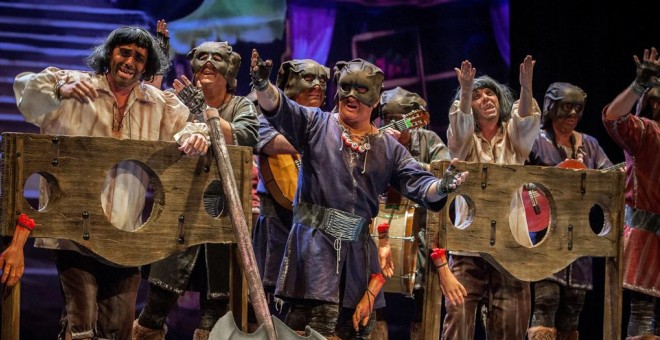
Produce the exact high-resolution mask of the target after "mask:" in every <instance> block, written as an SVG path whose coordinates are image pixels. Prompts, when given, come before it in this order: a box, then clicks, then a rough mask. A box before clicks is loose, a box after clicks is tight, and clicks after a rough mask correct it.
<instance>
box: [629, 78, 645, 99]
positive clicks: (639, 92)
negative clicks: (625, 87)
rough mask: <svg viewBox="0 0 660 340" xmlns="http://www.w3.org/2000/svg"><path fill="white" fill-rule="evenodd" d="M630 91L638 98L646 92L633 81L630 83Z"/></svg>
mask: <svg viewBox="0 0 660 340" xmlns="http://www.w3.org/2000/svg"><path fill="white" fill-rule="evenodd" d="M630 89H631V90H632V91H633V93H634V94H636V95H637V96H638V97H641V96H642V95H643V94H644V92H646V89H647V87H646V86H644V85H642V84H640V83H638V82H637V80H635V81H633V82H632V84H630Z"/></svg>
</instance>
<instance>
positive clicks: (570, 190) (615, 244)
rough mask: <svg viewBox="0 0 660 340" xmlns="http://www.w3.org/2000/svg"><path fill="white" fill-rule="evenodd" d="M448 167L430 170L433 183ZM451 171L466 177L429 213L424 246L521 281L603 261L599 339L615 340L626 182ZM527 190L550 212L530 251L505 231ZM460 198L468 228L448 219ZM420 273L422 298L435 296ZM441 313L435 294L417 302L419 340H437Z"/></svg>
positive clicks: (549, 173) (565, 174) (511, 169)
mask: <svg viewBox="0 0 660 340" xmlns="http://www.w3.org/2000/svg"><path fill="white" fill-rule="evenodd" d="M448 164H449V163H448V162H434V163H432V165H431V168H432V171H433V172H434V173H435V174H436V176H438V177H440V175H441V174H442V173H443V171H444V169H446V167H447V166H448ZM458 168H459V169H460V170H462V171H469V172H470V175H469V177H468V180H467V182H466V183H464V184H463V185H462V186H461V187H460V188H459V190H458V191H457V192H455V193H452V194H450V195H449V197H448V199H447V204H446V205H445V207H444V209H443V210H442V211H441V212H439V213H430V212H429V214H428V220H427V244H429V245H433V244H435V245H438V246H439V247H443V248H447V249H448V250H449V251H452V250H454V251H470V252H475V253H479V254H480V255H481V256H482V257H483V258H484V259H486V260H487V261H488V262H489V263H491V264H492V265H494V266H495V267H496V268H499V270H500V271H502V272H504V273H508V274H510V275H512V276H513V277H516V278H518V279H520V280H524V281H538V280H541V279H543V278H546V277H548V276H550V275H551V274H553V273H555V272H558V271H559V270H561V269H563V268H564V267H566V266H567V265H568V264H570V263H571V262H573V261H574V260H576V259H577V258H578V257H582V256H592V257H604V258H605V293H604V312H603V338H604V339H620V337H621V311H622V309H621V308H622V298H621V293H622V287H623V285H622V258H621V257H622V248H623V242H622V238H621V234H622V229H623V227H622V226H623V217H624V216H623V215H624V212H623V204H624V197H623V194H624V192H623V191H624V187H625V186H624V180H625V174H624V173H622V172H620V171H610V172H604V171H599V170H572V169H559V168H554V167H539V166H522V165H496V164H481V163H465V162H463V163H461V164H460V165H459V166H458ZM526 183H535V184H536V185H537V187H540V188H541V189H542V191H543V192H544V193H545V194H546V197H549V202H550V207H551V213H550V226H549V227H548V228H547V234H546V236H545V237H544V238H543V240H542V241H541V242H539V243H538V244H536V245H535V246H525V245H522V244H520V243H518V241H516V239H514V236H513V235H514V232H512V230H511V227H510V223H509V217H510V215H511V214H510V211H512V210H511V202H512V200H513V198H514V194H516V193H517V192H519V191H520V189H521V188H522V186H523V185H524V184H526ZM459 195H460V196H462V197H463V198H464V199H466V200H467V201H468V202H469V207H470V209H468V210H469V211H470V213H469V218H468V219H469V220H470V221H471V223H469V225H467V226H463V225H461V226H460V227H461V228H459V227H456V226H454V224H453V223H452V221H451V219H450V213H451V215H452V216H453V212H451V211H450V210H452V209H453V206H454V204H452V202H453V201H454V200H455V198H456V197H457V196H459ZM594 206H598V207H600V209H602V211H603V214H604V226H603V228H602V231H600V232H599V233H598V234H597V233H596V232H594V231H593V230H592V228H591V226H590V222H589V215H590V211H591V209H592V207H594ZM427 267H428V268H427V276H426V277H427V278H428V280H426V281H427V282H426V287H425V289H426V291H427V292H440V288H439V283H438V275H437V273H436V270H435V268H431V267H433V266H427ZM441 307H442V299H441V294H424V315H423V324H422V329H423V330H424V339H438V338H439V336H440V310H441Z"/></svg>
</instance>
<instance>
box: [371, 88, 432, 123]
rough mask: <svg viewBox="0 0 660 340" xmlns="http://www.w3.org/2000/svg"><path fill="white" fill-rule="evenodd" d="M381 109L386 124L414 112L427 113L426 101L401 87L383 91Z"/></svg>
mask: <svg viewBox="0 0 660 340" xmlns="http://www.w3.org/2000/svg"><path fill="white" fill-rule="evenodd" d="M380 109H381V113H382V119H383V120H384V121H385V123H389V122H390V121H391V120H395V119H401V117H402V116H403V115H405V114H407V113H410V112H411V111H413V110H423V111H426V101H425V100H424V99H422V97H421V96H420V95H418V94H417V93H414V92H409V91H406V90H405V89H402V88H400V87H398V86H397V87H396V88H394V89H392V90H387V91H383V94H381V95H380Z"/></svg>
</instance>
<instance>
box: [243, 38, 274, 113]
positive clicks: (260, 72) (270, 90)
mask: <svg viewBox="0 0 660 340" xmlns="http://www.w3.org/2000/svg"><path fill="white" fill-rule="evenodd" d="M272 69H273V61H272V60H270V59H269V60H266V61H263V60H262V59H261V57H259V52H257V50H256V49H253V50H252V58H251V62H250V77H251V78H252V87H253V89H254V90H256V93H257V101H258V102H259V106H261V108H262V109H264V110H265V111H266V112H264V114H266V115H267V113H268V112H273V111H275V109H277V107H278V106H279V105H280V93H279V91H277V88H276V87H275V85H273V84H272V83H271V82H270V79H269V77H270V72H271V71H272Z"/></svg>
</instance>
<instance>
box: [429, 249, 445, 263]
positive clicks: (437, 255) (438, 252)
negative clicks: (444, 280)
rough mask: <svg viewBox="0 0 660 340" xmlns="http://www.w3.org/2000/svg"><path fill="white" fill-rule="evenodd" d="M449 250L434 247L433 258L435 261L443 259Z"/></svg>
mask: <svg viewBox="0 0 660 340" xmlns="http://www.w3.org/2000/svg"><path fill="white" fill-rule="evenodd" d="M446 254H447V251H446V250H445V249H444V248H433V251H432V252H431V259H433V262H434V263H435V262H436V260H440V261H442V260H443V259H444V258H445V257H446Z"/></svg>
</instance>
